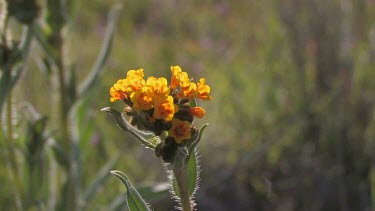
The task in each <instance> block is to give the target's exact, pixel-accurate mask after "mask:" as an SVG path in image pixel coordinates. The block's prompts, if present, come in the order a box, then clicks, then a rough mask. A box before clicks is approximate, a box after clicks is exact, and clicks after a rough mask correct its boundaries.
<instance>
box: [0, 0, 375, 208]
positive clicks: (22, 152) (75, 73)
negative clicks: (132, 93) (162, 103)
mask: <svg viewBox="0 0 375 211" xmlns="http://www.w3.org/2000/svg"><path fill="white" fill-rule="evenodd" d="M8 2H12V1H8ZM14 2H18V1H14ZM19 2H22V1H19ZM25 2H29V1H25ZM36 2H37V5H39V6H38V7H39V10H38V14H39V17H38V19H37V20H35V21H34V25H40V26H41V27H42V31H43V33H44V34H47V35H48V36H47V38H48V39H46V41H47V43H49V44H48V45H49V46H50V47H51V48H53V49H59V46H58V45H59V44H61V43H59V42H57V41H56V39H53V38H54V37H53V35H54V34H55V35H56V34H57V35H56V36H57V37H58V36H59V32H61V31H63V30H64V33H65V37H66V39H65V40H64V44H63V45H64V53H63V54H60V55H63V58H64V62H65V66H64V68H63V70H64V71H65V74H66V76H67V78H66V79H65V82H66V84H67V87H71V88H72V89H73V90H79V89H78V88H77V87H74V86H69V84H81V82H82V81H84V80H85V79H86V77H87V75H89V74H90V73H89V72H90V70H91V69H92V67H93V63H95V61H97V60H98V54H99V51H100V49H101V43H102V41H103V39H104V37H105V34H106V33H105V32H106V29H108V27H107V26H108V25H109V24H108V23H109V22H110V21H109V19H108V13H109V11H110V10H111V7H112V6H113V5H115V4H116V3H118V2H119V1H115V0H107V1H100V0H95V1H93V0H79V1H74V0H71V1H66V2H69V5H71V7H69V9H68V12H67V13H66V14H65V15H66V16H64V15H63V16H58V15H57V14H60V13H56V11H55V12H52V13H51V11H53V8H52V7H51V5H53V4H51V5H50V6H49V7H48V6H47V5H46V2H50V1H36ZM51 2H52V1H51ZM56 2H58V1H56ZM61 2H63V1H61ZM93 2H94V3H93ZM122 3H123V8H122V10H121V12H120V16H119V19H118V22H117V23H116V32H115V35H114V40H113V44H114V45H113V46H112V49H111V55H110V57H109V58H108V60H107V61H106V66H105V68H104V73H103V74H101V77H100V78H98V79H99V80H97V81H95V85H93V86H91V87H90V89H89V90H88V91H87V92H85V93H84V95H76V96H75V95H69V96H70V97H69V98H66V101H67V102H66V103H67V104H68V105H70V106H72V108H70V109H71V110H70V111H69V115H70V116H67V117H66V118H68V119H73V120H74V121H70V120H66V121H67V122H68V123H69V124H68V129H67V130H68V131H66V132H67V133H66V134H70V135H69V136H73V137H72V138H70V139H71V140H76V142H73V141H72V143H76V144H77V145H79V146H78V147H77V148H75V149H79V151H78V152H75V153H76V154H75V155H77V156H78V157H79V159H78V160H77V162H78V164H77V165H78V166H79V179H78V180H76V181H78V183H79V184H80V185H79V187H82V190H78V192H77V193H78V195H80V196H85V193H88V192H85V190H87V189H86V188H87V187H92V186H90V184H92V183H93V181H95V178H98V177H96V176H95V175H97V172H98V171H99V170H100V169H101V168H102V167H103V165H107V166H108V165H109V166H110V167H113V168H111V169H119V170H124V171H125V172H126V174H127V175H128V176H129V178H130V179H131V180H132V181H133V184H135V185H136V186H137V187H138V188H139V187H145V189H147V188H150V187H156V186H155V184H158V185H159V186H160V185H163V182H165V181H166V180H167V179H166V178H167V176H166V175H165V173H163V172H164V171H163V166H162V165H161V162H160V161H159V160H158V159H156V156H155V155H154V154H153V153H150V152H151V151H150V150H148V149H143V148H142V147H140V146H139V145H138V144H137V143H136V142H135V141H134V140H133V139H132V138H131V137H127V136H124V134H123V133H122V132H121V131H120V130H119V129H118V128H117V127H115V126H114V125H113V123H112V121H111V120H108V119H107V117H106V115H105V114H104V113H101V112H99V111H100V108H102V107H106V106H108V105H110V103H109V93H108V92H109V88H110V86H111V85H112V84H113V83H115V82H116V80H117V79H119V78H122V77H124V76H125V73H126V71H127V70H129V69H135V68H141V67H142V68H144V69H145V72H146V75H155V76H157V77H160V76H165V75H169V74H170V73H169V66H171V65H180V66H181V67H182V69H183V70H184V71H187V72H189V74H190V75H192V76H193V77H194V78H200V77H205V78H206V79H207V83H208V84H210V86H211V91H212V95H213V97H214V99H213V101H211V102H210V103H202V104H201V106H202V107H204V108H205V109H206V110H207V113H206V117H205V119H204V120H201V121H198V125H199V124H200V125H203V124H204V123H205V122H209V123H210V126H209V127H207V129H206V133H205V135H204V137H203V140H202V141H201V144H200V155H201V157H200V159H201V162H200V163H201V166H202V168H201V169H202V172H201V182H200V189H199V191H198V194H197V200H196V201H197V204H198V209H199V210H215V211H220V210H230V209H231V210H280V211H282V210H372V209H374V206H375V165H374V163H375V158H374V147H375V142H374V141H375V140H374V138H375V113H374V103H375V91H374V90H375V82H374V80H375V70H374V68H375V63H374V62H375V58H374V56H375V21H374V19H375V16H374V14H375V2H374V1H372V0H340V1H338V0H333V1H319V0H312V1H311V0H286V1H276V0H266V1H253V0H250V1H249V0H246V1H245V0H243V1H233V2H229V1H172V0H166V1H151V0H146V1H135V0H127V1H124V2H122ZM29 6H30V5H29ZM26 11H29V10H26ZM26 11H21V13H17V14H25V15H23V16H22V15H21V16H20V15H18V16H17V15H14V16H12V17H11V18H10V19H9V21H8V22H9V23H8V25H9V28H10V29H11V31H12V37H13V39H14V40H16V41H19V40H20V39H21V36H20V34H21V32H22V30H21V23H20V22H19V21H23V23H25V21H24V20H23V19H22V18H23V17H25V16H27V15H30V16H33V13H30V12H29V13H27V12H26ZM58 11H59V10H58ZM9 12H10V10H9ZM53 17H54V18H55V19H53ZM26 23H27V21H26ZM44 24H49V27H47V28H45V25H44ZM46 30H47V31H46ZM48 30H49V31H48ZM34 33H35V35H34V37H33V41H32V45H31V49H30V52H31V53H30V54H29V56H28V60H27V64H26V68H25V69H24V71H23V72H22V74H21V76H20V78H19V80H18V81H17V84H16V85H15V86H14V88H13V90H12V95H11V96H12V97H11V100H8V103H7V105H4V106H3V113H2V116H1V117H2V123H1V126H2V129H3V131H7V130H8V128H9V127H10V126H9V121H8V120H7V116H8V114H9V113H12V115H11V117H12V121H11V123H12V125H13V126H11V127H12V128H13V131H14V132H13V133H12V137H10V136H9V135H8V136H6V135H5V136H0V137H1V138H2V139H3V140H1V143H2V145H1V154H2V155H3V157H2V158H1V162H0V163H1V168H0V180H1V181H2V183H1V184H2V188H1V189H0V209H1V210H13V209H15V208H17V207H18V208H20V204H22V206H21V207H23V208H25V209H26V208H28V207H29V208H30V207H32V208H38V209H39V208H47V209H48V207H49V206H52V207H53V205H54V204H58V202H55V201H54V200H56V201H60V200H61V198H63V196H64V191H66V190H64V188H63V187H64V183H66V181H69V178H72V177H71V176H72V175H73V176H74V175H75V173H76V170H74V169H71V167H64V164H61V162H59V160H58V159H59V156H58V155H56V149H57V148H56V147H55V146H56V145H54V144H53V143H59V144H60V145H61V146H62V147H64V140H62V137H64V135H63V133H64V132H63V131H62V130H61V124H60V123H59V122H61V119H64V117H62V116H61V115H62V110H61V109H60V108H59V106H58V105H59V103H60V101H61V99H63V98H62V97H63V96H64V95H59V94H58V93H59V86H57V84H59V82H58V79H59V74H58V71H57V70H54V68H53V67H52V68H51V66H56V67H57V68H56V67H55V69H59V68H58V66H59V64H58V62H56V61H58V59H56V58H53V57H54V54H50V53H49V52H48V48H45V46H44V47H43V44H42V41H41V40H40V39H38V36H37V31H36V32H35V31H34ZM55 38H56V37H55ZM51 55H52V56H51ZM51 57H52V58H51ZM2 58H3V59H4V58H5V57H2ZM4 61H5V60H4ZM4 76H5V72H4V69H2V73H1V77H4ZM2 83H3V81H2ZM4 84H5V83H4ZM2 85H3V84H2ZM67 89H69V88H67ZM68 92H69V93H76V94H77V93H79V92H74V91H71V92H70V91H67V93H68ZM65 97H67V96H65ZM111 106H112V105H111ZM68 107H69V106H68ZM113 107H117V108H118V109H119V110H121V109H122V104H121V103H118V104H116V103H115V104H114V105H113ZM8 108H12V109H8ZM66 114H67V113H65V114H63V115H66ZM8 117H9V116H8ZM10 140H13V142H12V143H11V144H7V143H9V141H10ZM52 140H54V141H52ZM35 142H37V143H38V144H36V143H35ZM39 142H40V143H39ZM41 143H43V144H41ZM35 146H40V147H41V148H37V149H35ZM9 149H10V150H9ZM33 150H34V151H33ZM35 150H36V151H37V152H43V153H39V154H38V153H36V151H35ZM38 150H41V151H38ZM35 154H37V155H39V156H38V157H37V158H31V157H27V156H28V155H35ZM57 154H58V153H57ZM73 157H74V156H73ZM117 157H118V160H117ZM60 158H61V157H60ZM34 159H36V160H34ZM111 159H113V160H112V161H111ZM116 160H117V162H116V165H115V166H113V165H114V164H113V165H111V164H110V163H112V162H113V163H114V162H115V161H116ZM27 168H28V169H27ZM64 168H67V169H68V170H64ZM9 169H13V170H12V171H11V170H9ZM32 169H33V170H32ZM32 172H33V173H32ZM107 172H108V174H109V171H107ZM39 174H40V175H39ZM69 175H70V176H69ZM104 175H106V174H105V173H104ZM45 178H48V179H45ZM73 178H74V177H73ZM99 178H104V177H99ZM29 180H32V181H29ZM47 180H48V181H47ZM103 184H104V185H102V186H100V187H99V186H98V188H96V189H95V191H94V192H92V193H95V194H93V195H90V196H89V198H90V201H89V203H87V204H85V203H84V206H82V207H80V208H81V209H87V210H105V209H108V208H109V207H110V206H115V205H116V202H115V201H113V200H115V199H116V196H118V195H119V194H121V193H122V192H123V191H124V190H123V187H122V186H121V185H119V184H118V181H117V180H116V179H114V178H110V179H105V181H104V179H103ZM148 184H152V185H151V186H149V185H148ZM27 185H29V187H27ZM159 186H158V187H159ZM140 192H141V191H140ZM51 194H52V195H51ZM120 196H121V195H120ZM158 196H159V195H158ZM51 198H52V199H51ZM83 198H84V197H83ZM150 198H152V197H150ZM152 199H153V200H149V201H150V202H151V204H152V205H153V207H154V208H156V210H165V209H172V207H173V205H174V204H173V201H172V200H171V199H169V198H168V195H165V196H163V195H160V197H156V198H152ZM28 200H29V201H28ZM30 200H31V201H30ZM47 202H48V203H47ZM51 203H52V204H51ZM55 208H56V209H58V208H59V206H58V205H55ZM60 208H61V207H60Z"/></svg>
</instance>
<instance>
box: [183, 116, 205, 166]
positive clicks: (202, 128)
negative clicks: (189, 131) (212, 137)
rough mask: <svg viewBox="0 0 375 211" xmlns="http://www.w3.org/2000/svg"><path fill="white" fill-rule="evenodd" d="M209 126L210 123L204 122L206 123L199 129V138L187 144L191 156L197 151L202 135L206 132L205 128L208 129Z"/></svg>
mask: <svg viewBox="0 0 375 211" xmlns="http://www.w3.org/2000/svg"><path fill="white" fill-rule="evenodd" d="M207 126H208V123H206V124H204V125H203V126H202V127H201V129H200V130H199V135H198V138H197V139H196V140H195V141H193V142H191V145H189V146H187V147H188V151H189V156H190V155H191V154H193V152H194V151H195V148H196V147H197V145H198V143H199V141H200V140H201V138H202V135H203V132H204V130H205V129H206V127H207ZM189 156H188V158H187V159H189Z"/></svg>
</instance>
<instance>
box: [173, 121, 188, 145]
mask: <svg viewBox="0 0 375 211" xmlns="http://www.w3.org/2000/svg"><path fill="white" fill-rule="evenodd" d="M190 126H191V123H190V122H188V121H181V120H179V119H173V120H172V128H171V129H170V130H169V132H168V135H169V136H171V137H173V138H174V139H175V141H176V142H177V143H178V144H180V143H182V141H183V140H186V139H189V138H191V133H190Z"/></svg>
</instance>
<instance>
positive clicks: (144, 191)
mask: <svg viewBox="0 0 375 211" xmlns="http://www.w3.org/2000/svg"><path fill="white" fill-rule="evenodd" d="M169 187H170V186H169V183H167V182H165V183H158V184H149V185H143V186H140V187H137V190H138V193H139V194H141V196H142V197H143V198H144V199H145V200H147V201H148V202H152V201H157V200H161V199H163V198H165V197H168V195H169Z"/></svg>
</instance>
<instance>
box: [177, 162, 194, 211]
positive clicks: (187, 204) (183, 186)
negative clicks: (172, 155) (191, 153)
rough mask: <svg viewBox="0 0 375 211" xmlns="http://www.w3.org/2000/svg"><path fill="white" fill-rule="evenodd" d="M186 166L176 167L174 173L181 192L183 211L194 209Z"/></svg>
mask: <svg viewBox="0 0 375 211" xmlns="http://www.w3.org/2000/svg"><path fill="white" fill-rule="evenodd" d="M186 173H187V172H186V168H184V166H180V167H174V168H173V174H174V177H175V179H176V182H177V186H178V191H179V193H180V200H181V206H182V210H183V211H192V210H193V209H192V206H191V200H190V195H189V191H188V179H187V174H186Z"/></svg>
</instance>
